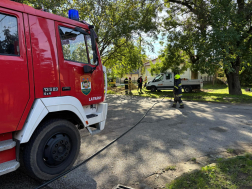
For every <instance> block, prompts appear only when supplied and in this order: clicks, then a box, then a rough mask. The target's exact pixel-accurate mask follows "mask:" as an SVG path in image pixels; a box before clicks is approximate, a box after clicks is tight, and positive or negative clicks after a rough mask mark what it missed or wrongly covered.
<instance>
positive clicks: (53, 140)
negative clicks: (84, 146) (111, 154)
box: [0, 0, 108, 180]
mask: <svg viewBox="0 0 252 189" xmlns="http://www.w3.org/2000/svg"><path fill="white" fill-rule="evenodd" d="M72 11H73V10H72ZM70 13H71V14H70V18H72V19H68V18H64V17H61V16H57V15H53V14H50V13H48V12H44V11H41V10H36V9H34V8H32V7H30V6H27V5H24V4H20V3H16V2H13V1H9V0H1V1H0V66H1V67H0V175H3V174H6V173H9V172H11V171H15V170H16V169H17V168H18V167H19V166H20V162H23V164H24V167H25V168H26V170H27V172H28V173H29V174H30V175H31V176H33V177H36V178H39V179H42V180H48V179H51V178H53V177H55V176H56V175H59V174H60V173H62V172H64V171H66V170H67V169H69V168H70V167H71V166H72V165H73V163H74V162H75V160H76V158H77V156H78V154H79V150H80V134H79V130H80V129H83V128H87V129H88V131H89V132H90V133H91V134H96V133H99V132H100V131H101V130H103V129H104V127H105V121H106V117H107V109H108V105H107V104H106V103H103V102H104V100H105V95H106V91H105V93H104V85H105V89H106V86H107V79H106V77H107V75H106V68H105V67H104V66H102V63H101V59H100V55H99V51H98V48H97V45H96V41H95V37H96V35H95V32H94V29H93V28H94V27H93V26H92V25H88V24H85V22H80V21H78V16H77V15H76V14H75V13H76V12H75V11H73V12H70Z"/></svg>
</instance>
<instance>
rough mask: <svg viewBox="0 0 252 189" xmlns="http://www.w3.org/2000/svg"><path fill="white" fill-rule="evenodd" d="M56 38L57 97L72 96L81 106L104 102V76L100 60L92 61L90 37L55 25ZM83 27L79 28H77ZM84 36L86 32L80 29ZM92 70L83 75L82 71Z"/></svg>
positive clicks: (70, 26) (66, 25)
mask: <svg viewBox="0 0 252 189" xmlns="http://www.w3.org/2000/svg"><path fill="white" fill-rule="evenodd" d="M55 26H56V36H57V44H58V45H57V46H58V57H59V67H60V90H61V96H74V97H76V98H77V99H78V100H80V102H81V103H82V105H90V104H97V103H100V102H102V101H103V99H104V74H103V70H102V65H101V61H100V58H99V60H98V61H95V62H94V61H93V59H92V57H93V52H92V47H91V37H90V35H84V34H82V33H80V32H79V31H76V30H75V29H74V28H75V27H76V26H72V25H69V24H65V23H60V22H56V24H55ZM81 26H83V24H82V25H80V26H78V27H81ZM82 29H83V30H85V31H86V32H89V31H88V28H82ZM85 65H89V66H91V67H92V68H95V67H96V69H95V70H94V72H93V73H84V69H83V67H84V66H85Z"/></svg>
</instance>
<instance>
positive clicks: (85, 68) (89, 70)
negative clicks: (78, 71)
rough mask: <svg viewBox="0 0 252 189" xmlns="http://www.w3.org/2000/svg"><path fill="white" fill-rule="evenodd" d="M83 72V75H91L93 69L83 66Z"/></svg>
mask: <svg viewBox="0 0 252 189" xmlns="http://www.w3.org/2000/svg"><path fill="white" fill-rule="evenodd" d="M83 70H84V73H93V71H94V68H93V67H92V66H89V65H85V66H83Z"/></svg>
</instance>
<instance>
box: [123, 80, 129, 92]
mask: <svg viewBox="0 0 252 189" xmlns="http://www.w3.org/2000/svg"><path fill="white" fill-rule="evenodd" d="M124 84H125V94H128V87H129V86H128V85H129V80H128V78H127V77H126V78H125V79H124Z"/></svg>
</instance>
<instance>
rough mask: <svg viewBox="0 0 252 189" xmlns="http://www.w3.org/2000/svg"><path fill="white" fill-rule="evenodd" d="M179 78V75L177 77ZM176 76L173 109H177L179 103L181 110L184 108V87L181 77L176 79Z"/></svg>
mask: <svg viewBox="0 0 252 189" xmlns="http://www.w3.org/2000/svg"><path fill="white" fill-rule="evenodd" d="M176 76H177V75H176ZM176 76H175V81H174V89H173V93H174V103H173V105H172V107H173V108H176V105H177V102H179V105H180V106H179V107H180V108H184V104H183V102H182V100H181V97H182V86H181V79H180V76H179V77H178V76H177V77H178V79H176Z"/></svg>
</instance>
